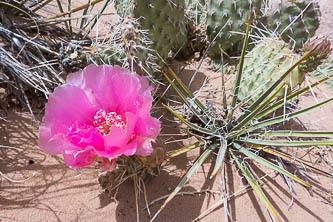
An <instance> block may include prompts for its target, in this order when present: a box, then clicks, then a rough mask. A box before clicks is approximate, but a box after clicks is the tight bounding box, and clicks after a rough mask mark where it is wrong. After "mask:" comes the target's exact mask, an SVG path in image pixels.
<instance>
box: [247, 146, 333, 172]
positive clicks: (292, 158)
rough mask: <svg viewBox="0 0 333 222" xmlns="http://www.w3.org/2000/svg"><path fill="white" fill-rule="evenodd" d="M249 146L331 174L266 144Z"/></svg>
mask: <svg viewBox="0 0 333 222" xmlns="http://www.w3.org/2000/svg"><path fill="white" fill-rule="evenodd" d="M251 148H255V149H258V150H262V151H264V152H266V153H269V154H272V155H274V156H277V157H280V158H282V159H284V160H288V161H289V162H291V163H297V164H300V165H302V166H306V167H308V168H310V169H313V170H316V171H318V172H321V173H323V174H324V175H327V176H330V177H332V176H333V175H332V174H331V173H328V172H326V171H324V170H321V169H319V168H316V167H313V166H311V165H310V164H308V163H306V162H305V161H303V160H301V159H298V158H296V157H294V156H290V155H288V154H285V153H282V152H279V151H277V150H273V149H271V148H268V147H267V146H261V145H252V146H251Z"/></svg>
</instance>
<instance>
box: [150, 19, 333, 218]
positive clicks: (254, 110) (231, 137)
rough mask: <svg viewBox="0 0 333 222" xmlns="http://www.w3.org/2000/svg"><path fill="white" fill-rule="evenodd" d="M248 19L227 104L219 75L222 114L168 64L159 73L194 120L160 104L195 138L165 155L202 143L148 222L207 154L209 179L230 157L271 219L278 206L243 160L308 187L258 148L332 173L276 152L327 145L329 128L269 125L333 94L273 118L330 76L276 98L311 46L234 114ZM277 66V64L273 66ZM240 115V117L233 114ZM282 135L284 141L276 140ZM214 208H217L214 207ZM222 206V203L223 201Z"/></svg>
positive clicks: (294, 162)
mask: <svg viewBox="0 0 333 222" xmlns="http://www.w3.org/2000/svg"><path fill="white" fill-rule="evenodd" d="M249 27H250V22H248V26H247V31H246V35H245V40H244V43H243V49H242V54H241V57H240V61H239V65H238V70H237V74H236V78H235V81H234V83H233V84H234V85H233V89H232V101H231V104H229V105H228V104H227V98H226V93H225V84H224V78H223V74H222V96H223V98H222V99H223V103H224V104H223V109H224V111H225V112H224V114H221V115H218V114H217V113H214V112H212V111H211V109H209V108H208V107H206V106H205V105H203V103H201V102H200V101H199V100H198V99H197V97H196V96H194V95H193V93H192V92H191V91H190V90H189V89H188V88H187V86H186V85H185V84H184V83H183V82H182V81H181V80H180V78H178V77H177V75H176V74H175V73H174V72H173V70H172V69H171V68H168V73H165V72H163V74H164V76H165V78H166V79H167V80H168V82H169V83H170V85H171V86H172V88H173V89H174V90H175V91H176V93H177V94H178V95H179V97H180V98H181V99H182V101H183V102H184V104H185V105H186V107H187V108H188V109H189V110H191V112H192V113H193V115H194V116H195V119H196V122H195V123H194V122H193V121H192V122H191V121H190V120H187V119H186V118H185V117H183V116H182V114H180V113H177V112H175V111H174V109H173V108H171V107H170V106H168V105H163V106H164V107H165V108H166V109H167V110H168V111H169V112H171V113H172V114H173V115H174V116H175V118H177V119H178V120H180V121H181V122H182V123H183V124H185V125H186V126H188V127H189V128H190V130H192V131H193V132H196V133H197V135H198V139H199V142H197V143H195V144H192V145H190V146H186V147H184V148H181V149H179V150H177V151H175V152H173V153H172V154H171V155H170V156H171V157H175V156H177V155H179V154H182V153H185V152H188V151H190V150H192V149H194V148H198V147H201V148H202V152H201V154H200V156H199V157H198V158H197V159H196V161H195V162H194V164H193V165H192V166H191V167H190V168H189V169H188V171H187V173H186V174H185V175H184V177H183V178H182V180H181V181H180V183H179V184H178V185H177V186H176V188H175V189H174V191H173V192H172V193H171V194H170V195H169V197H168V198H167V199H166V200H165V202H164V203H163V205H162V206H161V207H160V209H159V210H158V211H157V212H156V214H155V215H154V217H153V218H152V219H151V221H154V220H155V219H156V218H157V216H158V215H159V213H160V212H161V211H162V210H163V209H164V208H165V207H166V205H167V204H168V203H169V202H170V201H171V200H172V199H173V198H174V197H175V196H176V195H177V193H178V192H179V191H180V190H181V189H182V187H183V186H184V185H185V184H186V183H187V182H188V180H189V179H190V177H191V176H192V175H193V174H194V173H195V172H196V170H197V169H198V168H199V167H200V166H201V165H202V164H203V162H204V161H205V160H206V159H207V158H208V157H209V156H210V155H214V153H217V156H216V161H215V166H214V170H213V171H212V174H211V176H210V178H212V177H214V176H216V175H217V173H218V172H219V170H220V169H221V166H222V165H223V162H224V161H225V159H226V157H227V156H228V157H230V158H231V159H232V160H233V162H234V163H235V164H236V167H238V168H239V169H240V171H241V172H242V174H243V176H244V177H245V178H246V180H247V182H248V183H249V185H250V186H251V187H252V188H253V190H254V191H255V192H256V194H257V195H258V197H259V199H260V200H261V201H262V202H263V203H264V205H265V206H266V207H267V208H268V210H269V212H270V214H271V216H272V218H274V220H275V221H281V220H280V218H279V215H278V213H277V210H276V209H275V208H274V207H273V205H272V204H271V203H270V201H269V199H268V198H267V197H266V195H265V193H264V192H263V190H262V189H261V187H260V185H259V184H258V182H257V179H256V177H255V176H254V174H253V172H252V171H251V169H250V168H249V167H248V165H247V164H245V158H247V159H251V160H253V161H255V162H258V163H259V164H262V165H263V166H265V167H268V168H270V169H273V170H274V171H276V172H278V173H280V174H281V175H283V176H284V177H285V178H290V179H292V180H294V181H296V182H298V183H299V184H301V185H302V186H304V187H306V188H310V187H311V185H310V184H309V183H308V182H307V181H305V180H304V179H302V178H300V177H298V176H296V175H294V174H292V173H290V172H288V171H287V170H286V169H284V168H283V167H282V166H279V165H276V164H275V163H273V162H271V161H270V160H269V159H267V158H264V157H261V156H260V155H258V152H259V151H263V152H265V153H269V154H271V155H273V156H276V157H277V158H280V159H282V160H284V161H287V162H292V163H293V164H297V165H302V166H305V167H306V168H311V169H312V170H314V171H316V172H320V173H324V174H326V175H328V176H330V177H332V175H331V174H329V173H327V172H323V171H322V170H320V169H317V168H315V167H313V166H311V165H309V164H307V163H306V162H304V161H302V160H300V159H297V158H294V157H293V155H292V154H288V153H285V152H282V151H280V149H279V147H309V146H329V145H333V140H328V139H323V138H329V137H333V132H321V131H294V130H291V129H290V130H283V131H282V130H275V128H274V126H275V125H274V124H278V123H282V122H284V121H287V120H290V119H292V118H296V117H298V116H300V115H303V114H305V113H307V112H309V111H311V110H314V109H315V108H318V107H321V106H323V105H325V104H327V103H330V102H332V101H333V98H329V99H327V100H325V101H323V102H321V103H318V104H316V105H313V106H311V107H308V108H305V109H301V110H297V111H291V112H290V113H288V114H285V113H284V114H283V115H280V116H275V117H272V115H271V114H272V113H274V112H275V111H276V110H277V109H279V108H281V107H284V106H286V105H287V103H288V102H290V101H292V100H293V99H295V98H296V97H298V96H300V95H302V94H304V93H306V92H308V91H309V90H310V89H311V88H313V87H315V86H317V85H319V84H320V83H322V82H324V81H326V80H328V79H329V78H331V77H332V75H331V76H327V77H325V78H322V79H321V80H319V81H318V82H316V83H314V84H312V85H311V86H308V87H305V88H299V89H298V90H294V91H292V92H290V93H289V94H288V95H285V96H284V98H280V97H277V95H278V93H279V92H280V91H281V90H283V89H284V86H285V85H287V84H282V85H281V83H282V81H283V80H284V79H285V78H286V77H287V76H288V75H289V74H290V73H291V71H292V70H293V69H294V68H295V67H297V66H298V65H299V64H301V62H302V61H304V60H305V59H306V58H307V57H309V56H310V55H311V53H312V52H313V51H314V50H315V49H316V47H317V46H316V47H314V48H313V49H312V50H310V51H309V52H307V53H306V54H304V55H303V56H302V57H301V58H300V59H298V60H297V61H295V62H294V64H292V65H291V66H290V67H289V69H288V70H287V71H285V72H284V73H283V75H282V76H281V77H280V78H279V79H278V80H276V81H274V83H273V84H272V85H271V86H270V87H269V88H268V89H267V90H266V91H264V92H263V93H262V94H261V95H260V96H259V98H258V99H256V100H255V101H254V102H253V103H252V104H251V105H249V106H248V107H246V109H245V110H244V111H241V113H240V114H239V112H238V110H242V109H240V108H241V107H240V106H241V104H242V103H241V101H239V100H238V93H239V90H240V88H241V87H242V86H241V85H240V83H241V78H242V74H243V72H242V70H243V66H244V57H245V50H246V47H247V43H248V33H249ZM277 69H278V67H277ZM236 114H239V115H236ZM192 119H193V118H192ZM276 137H278V138H284V139H281V140H280V139H279V140H278V139H276ZM301 138H314V140H306V141H303V140H301ZM224 201H225V202H226V199H223V200H221V202H219V203H220V204H223V203H225V202H224ZM215 207H216V206H215ZM225 207H227V205H225Z"/></svg>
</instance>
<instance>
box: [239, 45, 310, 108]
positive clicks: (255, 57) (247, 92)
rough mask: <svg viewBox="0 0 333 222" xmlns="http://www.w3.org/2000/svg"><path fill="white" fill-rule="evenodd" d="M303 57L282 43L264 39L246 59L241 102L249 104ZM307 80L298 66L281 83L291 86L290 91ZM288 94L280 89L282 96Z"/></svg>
mask: <svg viewBox="0 0 333 222" xmlns="http://www.w3.org/2000/svg"><path fill="white" fill-rule="evenodd" d="M299 57H300V56H299V55H297V54H295V53H293V52H292V51H291V50H290V49H289V48H288V46H287V44H285V43H284V42H283V41H278V40H263V41H262V42H261V43H259V44H258V45H256V46H255V47H254V48H253V49H252V50H251V51H250V52H249V53H248V54H247V55H246V58H245V60H244V67H243V73H242V80H241V84H240V91H239V97H238V98H239V99H240V100H241V101H242V102H243V103H244V104H248V105H250V104H251V103H253V102H254V101H255V100H256V99H258V98H259V96H260V95H261V94H262V93H263V92H264V91H266V90H267V89H268V88H269V87H270V86H271V85H272V84H273V83H274V82H275V81H276V80H277V79H279V78H280V77H281V76H282V75H283V74H284V73H285V72H286V71H287V69H288V68H289V67H290V66H291V65H292V64H293V63H294V62H295V61H296V60H297V59H298V58H299ZM303 81H304V74H303V73H302V72H301V71H300V70H299V68H298V67H296V68H295V69H293V71H292V72H291V73H290V74H289V75H288V76H287V77H286V78H285V80H284V81H283V82H282V83H281V84H288V91H290V90H291V89H293V88H295V87H296V86H297V85H299V84H301V83H302V82H303ZM284 93H285V91H284V90H281V91H280V93H279V95H278V96H280V97H282V96H284Z"/></svg>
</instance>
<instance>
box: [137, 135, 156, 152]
mask: <svg viewBox="0 0 333 222" xmlns="http://www.w3.org/2000/svg"><path fill="white" fill-rule="evenodd" d="M137 141H138V146H137V149H136V152H135V154H136V155H139V156H149V155H150V154H151V153H152V152H153V145H152V144H151V143H152V142H153V141H154V140H153V139H150V138H144V137H139V138H138V139H137Z"/></svg>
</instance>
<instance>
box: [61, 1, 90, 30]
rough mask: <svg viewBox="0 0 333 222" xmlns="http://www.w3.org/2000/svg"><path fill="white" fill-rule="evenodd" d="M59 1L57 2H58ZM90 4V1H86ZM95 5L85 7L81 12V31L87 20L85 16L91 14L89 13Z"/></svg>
mask: <svg viewBox="0 0 333 222" xmlns="http://www.w3.org/2000/svg"><path fill="white" fill-rule="evenodd" d="M58 1H59V0H58ZM90 3H91V0H89V1H88V4H90ZM94 6H95V5H91V7H87V8H85V9H84V10H83V12H82V19H81V23H80V29H81V30H82V29H83V27H84V25H85V24H86V22H87V18H86V15H89V14H91V11H92V9H93V8H94Z"/></svg>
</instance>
